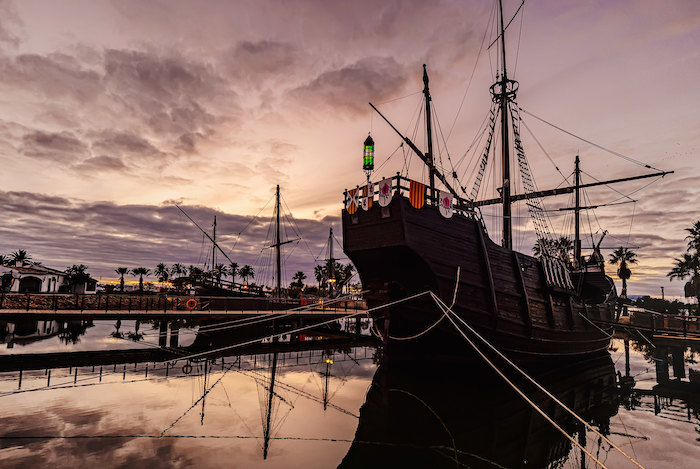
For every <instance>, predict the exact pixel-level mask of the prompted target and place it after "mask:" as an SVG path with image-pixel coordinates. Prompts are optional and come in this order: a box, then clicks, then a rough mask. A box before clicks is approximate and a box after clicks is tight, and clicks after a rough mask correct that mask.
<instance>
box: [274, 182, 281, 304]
mask: <svg viewBox="0 0 700 469" xmlns="http://www.w3.org/2000/svg"><path fill="white" fill-rule="evenodd" d="M275 197H276V205H275V212H276V213H277V219H276V222H275V233H276V238H275V260H276V263H275V267H276V273H275V275H276V278H277V298H282V279H281V275H282V252H281V250H282V243H281V242H280V185H279V184H277V192H276V193H275Z"/></svg>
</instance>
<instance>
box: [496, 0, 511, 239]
mask: <svg viewBox="0 0 700 469" xmlns="http://www.w3.org/2000/svg"><path fill="white" fill-rule="evenodd" d="M498 9H499V13H500V20H501V61H502V63H503V70H502V72H501V96H500V99H501V102H500V105H501V147H502V148H501V150H502V158H501V166H502V172H503V186H502V188H501V191H502V192H501V196H502V198H503V247H505V248H508V249H513V233H512V225H511V215H510V205H511V200H510V141H509V138H508V103H509V99H510V96H509V93H508V73H507V72H506V39H505V37H506V31H505V27H504V25H503V2H502V0H498Z"/></svg>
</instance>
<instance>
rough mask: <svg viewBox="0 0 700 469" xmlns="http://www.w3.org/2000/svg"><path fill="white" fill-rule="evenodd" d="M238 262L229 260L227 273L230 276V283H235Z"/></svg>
mask: <svg viewBox="0 0 700 469" xmlns="http://www.w3.org/2000/svg"><path fill="white" fill-rule="evenodd" d="M238 273H239V269H238V262H231V263H230V264H229V265H228V274H229V275H230V276H231V283H236V275H238Z"/></svg>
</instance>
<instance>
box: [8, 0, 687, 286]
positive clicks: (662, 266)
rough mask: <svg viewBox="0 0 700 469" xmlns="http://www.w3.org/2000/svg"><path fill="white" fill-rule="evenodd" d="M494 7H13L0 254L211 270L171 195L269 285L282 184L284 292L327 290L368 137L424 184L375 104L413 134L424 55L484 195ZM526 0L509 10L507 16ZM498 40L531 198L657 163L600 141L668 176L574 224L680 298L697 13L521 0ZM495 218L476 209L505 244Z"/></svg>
mask: <svg viewBox="0 0 700 469" xmlns="http://www.w3.org/2000/svg"><path fill="white" fill-rule="evenodd" d="M494 5H495V3H494V1H492V0H452V1H450V0H444V1H435V2H424V1H420V0H387V1H384V2H371V1H364V0H360V1H355V2H340V1H320V0H318V1H316V0H306V1H304V0H300V1H294V2H289V1H282V0H254V1H252V0H251V1H237V2H230V1H213V0H210V1H202V2H191V1H184V0H182V1H178V0H170V1H156V0H154V1H149V2H143V1H136V0H134V1H131V0H120V1H116V0H115V1H106V0H104V1H98V0H89V1H88V0H85V1H67V0H61V1H55V2H44V1H32V0H22V1H8V0H0V168H2V170H1V171H0V216H1V217H2V218H1V219H2V223H1V225H0V254H6V253H9V252H11V251H13V250H15V249H26V250H27V251H29V253H30V254H31V255H32V257H33V258H34V259H35V260H39V261H42V262H43V263H44V264H46V265H48V266H51V267H57V268H64V267H67V266H70V265H72V264H76V263H82V264H86V265H88V266H89V271H90V273H92V275H93V276H95V277H98V278H103V279H110V278H116V274H115V273H114V269H115V268H116V267H118V266H126V267H130V268H133V267H137V266H145V267H148V268H151V269H153V267H154V266H155V265H156V264H157V263H159V262H164V263H166V264H172V263H174V262H181V263H184V264H197V263H201V262H202V261H203V259H204V257H205V251H207V250H208V247H206V246H205V244H204V243H203V240H202V235H201V233H199V232H198V230H197V229H196V228H195V227H193V226H192V225H191V223H190V222H189V221H188V220H187V219H186V218H185V217H184V216H183V215H182V214H180V212H179V211H178V210H177V208H176V207H175V204H176V203H177V204H180V205H181V206H183V208H184V209H185V210H186V211H187V212H188V213H189V214H190V215H191V216H192V218H194V219H195V220H197V222H198V223H199V224H200V225H201V226H203V227H205V228H209V227H210V226H211V223H212V220H213V217H214V216H215V215H216V216H217V223H218V224H217V239H219V240H220V241H221V245H222V247H223V248H224V250H225V251H226V252H228V253H230V254H229V255H230V257H231V258H232V259H233V260H234V261H236V262H238V263H239V264H241V265H242V264H251V265H253V266H254V267H255V266H258V265H259V266H260V267H257V269H258V272H261V273H260V274H259V276H263V277H264V274H263V273H262V271H263V270H264V268H263V267H262V265H263V260H264V259H266V258H267V257H269V249H267V248H266V247H265V239H266V237H267V234H268V222H269V218H270V215H271V210H272V206H271V204H270V203H269V201H270V198H271V197H272V195H273V193H274V190H275V185H277V184H279V185H280V186H281V191H282V195H283V197H284V201H285V203H286V207H288V209H289V212H290V213H291V214H293V219H294V222H295V227H296V228H295V230H296V231H300V232H301V234H302V237H303V240H302V241H300V242H296V243H290V245H288V249H287V250H286V252H285V259H286V262H285V271H286V276H285V278H284V280H285V281H289V280H290V277H291V275H292V274H293V273H294V272H296V271H297V270H302V271H305V272H306V273H307V275H308V276H309V277H312V275H311V273H312V269H313V266H314V265H315V264H316V263H317V262H318V259H321V258H323V257H325V253H324V246H325V244H326V242H327V239H328V230H329V228H330V227H333V228H334V230H335V234H336V237H337V238H338V240H340V238H341V231H342V230H341V226H340V211H341V209H342V206H343V205H342V203H343V200H342V192H343V190H344V189H345V188H346V187H355V186H356V185H357V184H361V183H362V182H363V180H364V174H363V173H362V171H361V151H362V148H361V145H362V142H363V141H364V139H365V137H366V136H367V134H368V132H371V133H372V136H373V138H374V140H375V142H376V159H377V167H380V166H381V168H380V169H378V170H377V171H375V174H374V176H373V179H374V180H378V179H381V177H384V176H388V175H392V174H394V173H395V172H396V171H402V170H405V169H406V168H408V169H409V174H410V177H412V178H414V179H417V180H425V178H426V175H425V171H424V170H422V169H421V167H420V164H419V162H418V160H417V158H415V157H411V156H410V155H409V154H408V152H407V151H406V149H404V148H400V147H399V144H400V139H399V138H398V137H397V136H396V135H395V134H394V133H393V131H392V130H391V129H390V128H389V127H388V126H387V125H386V124H384V123H383V122H382V121H381V120H380V118H379V117H378V116H377V115H376V114H373V113H372V112H371V109H370V107H369V106H368V104H367V103H368V102H370V101H371V102H372V103H374V104H376V105H377V106H378V107H379V109H380V110H381V111H382V112H383V113H384V114H385V115H387V116H388V117H389V119H390V120H392V122H393V123H394V124H395V125H396V126H397V128H399V129H400V130H401V131H402V132H405V133H406V134H407V135H408V136H409V137H411V138H413V137H414V132H416V118H417V116H418V109H419V107H420V106H421V95H420V91H421V89H422V82H421V73H422V64H424V63H425V64H427V67H428V71H429V73H430V84H431V90H432V96H433V104H434V106H435V113H436V115H437V116H438V117H437V118H438V122H439V129H438V130H439V135H438V137H436V139H437V140H438V141H439V142H438V144H437V146H438V147H439V151H438V152H437V153H439V157H440V160H439V164H440V165H441V166H442V167H443V168H445V170H446V171H448V172H451V171H452V169H453V168H454V169H455V170H456V172H457V173H458V174H459V175H460V177H462V185H464V186H465V187H467V188H471V186H472V185H473V181H474V172H473V168H474V167H475V161H477V160H476V159H475V155H476V156H478V154H479V151H481V149H482V148H483V141H482V140H480V139H479V136H480V135H481V134H480V128H481V126H482V123H483V122H484V119H485V117H486V115H487V113H488V111H489V106H490V104H491V101H490V96H489V92H488V89H489V86H490V85H491V84H492V83H493V81H494V79H495V71H496V68H497V66H498V64H499V59H498V49H497V45H494V46H492V47H490V48H488V46H489V44H490V43H491V42H492V41H493V40H494V39H495V37H496V36H495V33H494V29H493V24H494V17H493V14H494ZM519 5H520V1H519V0H506V1H505V2H504V11H505V17H506V22H508V20H509V19H510V18H511V17H513V15H514V13H515V12H516V10H517V9H518V6H519ZM506 43H507V50H508V56H507V68H508V75H509V77H511V78H514V79H516V80H518V82H519V83H520V88H519V92H518V104H519V105H520V107H521V108H522V109H523V110H525V111H527V114H526V113H523V115H522V117H523V123H524V125H523V127H522V129H521V131H522V132H521V133H522V138H523V144H524V147H525V151H526V154H527V155H528V160H529V163H530V166H531V168H532V173H533V174H534V177H535V179H536V181H537V185H538V187H540V188H548V187H553V186H557V185H565V182H564V181H563V177H562V175H561V174H563V175H564V176H567V177H568V176H569V175H570V174H571V172H572V170H573V159H574V156H575V155H576V154H577V153H578V154H579V155H580V157H581V161H582V163H581V164H582V168H583V170H584V176H583V177H584V182H591V181H593V180H594V179H593V178H597V179H607V178H616V177H625V176H634V175H640V174H644V173H648V172H649V171H650V169H648V168H644V167H643V166H640V165H637V164H634V163H631V162H630V161H628V160H626V159H624V158H621V157H618V156H615V155H613V154H612V153H609V152H605V151H603V150H601V148H600V147H597V146H594V145H591V144H590V143H588V142H594V143H596V144H598V145H600V146H602V147H604V148H606V149H611V150H614V151H615V152H618V153H619V154H622V155H625V156H627V157H630V158H632V159H634V160H636V161H640V162H643V163H644V164H647V165H649V166H651V167H652V168H658V169H660V170H666V171H675V174H672V175H669V176H666V177H665V178H663V179H662V180H656V179H645V180H642V181H637V182H634V183H626V184H622V185H619V186H616V187H615V189H616V190H617V191H619V192H615V191H613V190H612V189H609V188H605V187H604V188H600V189H595V190H594V189H591V190H589V191H587V199H586V200H587V201H588V202H589V203H590V205H602V204H606V203H611V202H613V203H618V202H628V203H624V204H622V205H614V206H608V207H602V208H600V209H599V210H597V211H596V212H595V215H594V214H593V213H590V214H588V213H587V214H586V215H585V216H584V219H583V221H582V223H583V225H584V227H585V229H586V233H588V232H592V233H593V236H594V238H595V239H598V238H600V236H601V233H602V232H603V230H608V232H609V234H608V235H607V236H606V238H605V239H604V240H603V243H602V245H603V246H604V247H618V246H631V247H634V248H635V251H636V252H637V254H638V259H639V262H638V264H637V265H635V266H634V268H633V269H632V271H633V276H632V279H631V280H630V284H629V294H630V295H641V294H651V295H656V296H658V295H660V287H661V286H664V287H665V288H666V294H667V295H668V296H672V295H680V294H682V286H683V283H682V282H678V281H674V282H669V281H668V279H667V278H666V273H667V272H668V271H669V270H670V269H671V267H672V266H673V258H674V257H678V256H680V255H681V254H682V253H683V252H684V251H685V245H686V242H685V240H684V237H685V235H686V232H685V231H684V228H687V227H690V226H691V225H692V224H693V223H694V222H695V221H697V220H698V219H700V215H699V214H698V210H697V207H698V206H700V204H699V203H698V202H700V200H699V195H698V193H699V190H698V189H697V187H696V186H697V184H696V181H697V174H698V169H699V168H698V166H699V165H698V162H697V160H696V158H695V155H696V154H697V153H698V149H699V142H700V125H698V122H699V113H698V110H697V103H699V102H700V88H699V87H698V86H697V83H696V81H697V80H696V77H697V76H700V57H699V54H700V47H699V46H700V3H698V2H696V1H693V0H669V1H666V2H658V1H654V0H636V1H631V0H630V1H625V0H621V1H614V2H611V1H603V0H600V1H595V0H592V1H587V2H561V1H555V0H541V1H529V2H527V3H526V4H525V5H524V6H523V7H522V9H521V10H520V11H519V12H518V14H517V15H516V16H515V18H514V20H513V22H512V23H511V24H510V26H509V28H508V30H507V32H506ZM532 115H535V116H537V117H539V118H541V119H543V120H545V121H547V122H550V123H553V124H555V125H557V126H559V127H560V128H563V129H566V130H567V131H569V132H571V133H573V134H575V135H577V136H580V137H582V138H584V139H585V140H587V141H588V142H586V141H584V140H580V139H575V138H573V137H571V136H568V135H566V134H564V133H562V132H560V131H556V130H555V129H553V128H552V127H551V126H549V125H546V124H544V123H543V122H542V121H540V120H538V119H536V118H534V117H532ZM415 140H416V143H417V144H418V145H419V146H420V147H422V146H423V144H424V142H423V136H422V132H420V131H418V132H417V133H416V134H415ZM474 142H476V143H474ZM473 143H474V144H473ZM470 145H471V148H470ZM448 155H449V157H448ZM560 172H561V174H560ZM497 176H498V170H494V171H491V170H488V171H487V175H486V178H485V182H484V184H483V187H482V192H481V193H480V195H483V196H484V197H487V196H489V194H495V189H496V187H497V185H498V184H497V183H496V181H495V179H496V177H497ZM569 181H571V179H570V178H569ZM650 182H651V183H652V184H651V185H648V186H646V185H647V184H649V183H650ZM645 186H646V187H645ZM630 194H631V195H630ZM626 195H627V196H628V198H625V196H626ZM632 199H633V200H634V202H632V201H631V200H632ZM545 203H546V206H547V208H548V209H549V210H551V211H550V212H548V213H549V214H550V220H551V223H552V232H553V233H555V234H557V235H559V234H565V235H568V234H569V233H570V229H571V224H572V222H571V216H570V214H568V213H569V212H561V211H558V210H557V209H558V208H561V207H564V206H567V205H568V204H569V203H570V200H569V199H568V198H567V197H566V196H564V197H559V198H556V199H555V198H553V199H548V200H546V201H545ZM514 211H515V215H516V216H517V217H520V218H517V219H516V220H517V222H516V223H515V225H516V226H515V228H516V232H515V235H514V240H515V247H516V248H517V249H518V250H520V251H521V252H525V253H531V247H532V242H533V241H534V239H535V237H534V235H533V234H532V233H530V232H529V228H531V225H530V224H529V222H528V218H527V208H526V207H524V206H519V207H516V208H515V209H514ZM257 214H259V216H258V217H257V218H256V217H255V216H256V215H257ZM567 214H568V215H567ZM494 215H495V212H493V210H491V209H487V210H485V211H484V218H485V220H486V222H487V223H486V224H487V228H489V235H490V236H491V238H492V239H493V240H494V241H495V242H499V241H500V234H499V227H498V222H497V221H496V220H495V218H496V217H495V216H494ZM295 230H292V231H290V234H289V235H290V236H291V237H296V235H295V234H294V232H293V231H295ZM588 239H590V235H589V234H587V235H585V237H584V246H587V245H590V244H587V240H588ZM336 249H337V250H338V249H339V248H338V247H336ZM607 252H610V251H606V253H607ZM336 253H337V251H336ZM610 272H612V273H614V268H611V269H610ZM618 288H619V286H618Z"/></svg>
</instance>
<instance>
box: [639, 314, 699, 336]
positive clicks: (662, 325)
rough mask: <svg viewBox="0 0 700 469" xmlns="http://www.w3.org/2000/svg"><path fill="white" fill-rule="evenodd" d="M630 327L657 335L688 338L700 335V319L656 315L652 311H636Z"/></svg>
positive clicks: (695, 317)
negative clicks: (663, 334)
mask: <svg viewBox="0 0 700 469" xmlns="http://www.w3.org/2000/svg"><path fill="white" fill-rule="evenodd" d="M630 325H631V326H633V327H635V328H637V329H644V330H648V331H650V332H652V333H653V334H656V333H665V334H674V335H683V337H687V336H695V337H697V336H699V335H700V317H697V316H677V315H670V314H662V313H655V312H652V311H634V312H632V313H631V316H630Z"/></svg>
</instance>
